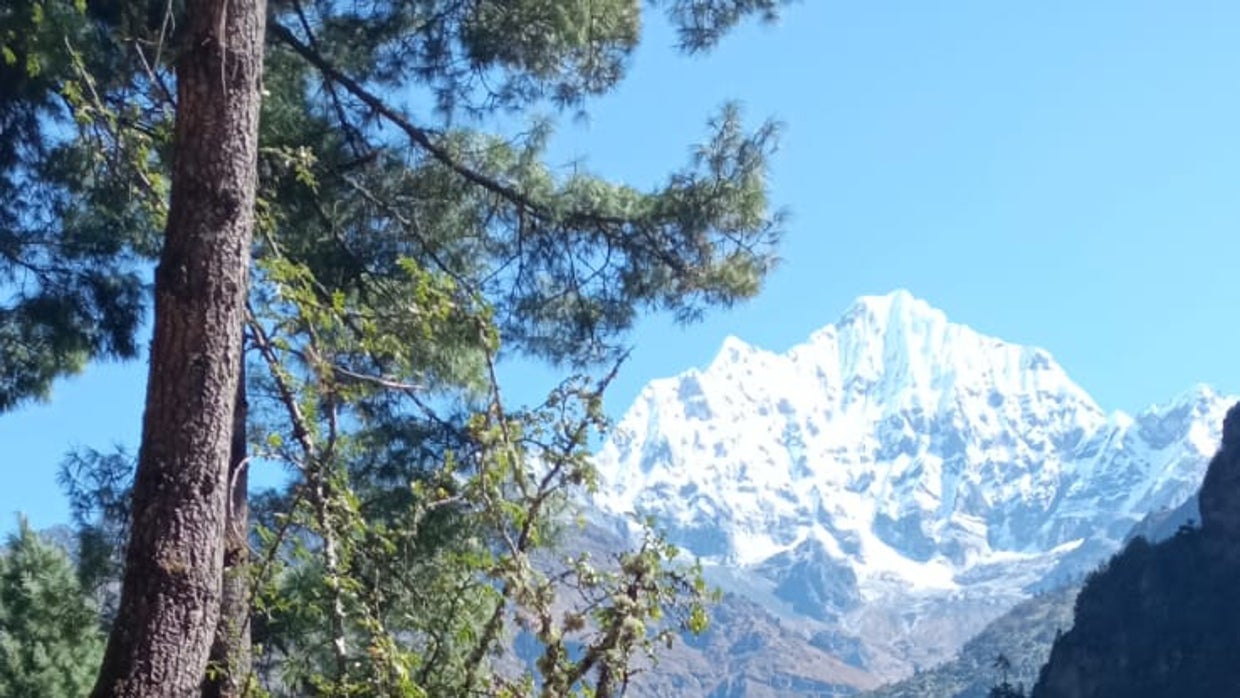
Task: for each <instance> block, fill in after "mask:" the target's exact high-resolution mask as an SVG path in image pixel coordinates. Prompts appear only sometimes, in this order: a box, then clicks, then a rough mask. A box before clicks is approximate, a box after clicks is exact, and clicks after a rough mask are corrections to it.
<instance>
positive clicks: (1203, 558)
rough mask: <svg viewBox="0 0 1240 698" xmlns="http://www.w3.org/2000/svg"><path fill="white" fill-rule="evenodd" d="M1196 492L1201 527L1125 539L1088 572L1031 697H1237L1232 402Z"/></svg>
mask: <svg viewBox="0 0 1240 698" xmlns="http://www.w3.org/2000/svg"><path fill="white" fill-rule="evenodd" d="M1199 500H1200V507H1201V517H1202V523H1201V528H1197V529H1190V528H1183V529H1181V530H1180V531H1179V533H1177V534H1176V535H1174V536H1173V537H1172V538H1170V539H1168V540H1166V541H1164V542H1162V543H1158V544H1154V545H1151V544H1150V543H1148V542H1147V541H1146V540H1145V539H1143V538H1137V539H1134V540H1133V541H1132V542H1130V543H1129V544H1128V546H1127V547H1126V548H1125V549H1124V550H1123V552H1121V553H1120V554H1119V555H1117V556H1116V557H1115V558H1114V559H1113V560H1111V562H1110V563H1109V564H1108V565H1107V566H1106V567H1105V568H1104V569H1102V570H1100V571H1099V572H1097V573H1096V574H1094V575H1093V576H1092V577H1091V578H1090V579H1089V580H1088V582H1087V583H1086V585H1085V588H1084V589H1083V590H1082V591H1081V594H1080V596H1079V597H1078V599H1077V603H1076V614H1075V624H1074V626H1073V628H1072V630H1071V631H1069V632H1068V633H1067V634H1065V635H1064V636H1062V637H1061V638H1060V639H1059V640H1058V641H1057V642H1056V643H1055V646H1054V648H1053V649H1052V651H1051V656H1050V660H1049V662H1048V663H1047V665H1046V666H1045V667H1044V668H1043V670H1042V673H1041V676H1040V678H1039V681H1038V684H1037V686H1036V687H1035V689H1034V692H1033V696H1035V698H1107V697H1110V696H1125V698H1132V697H1138V698H1139V697H1141V696H1150V697H1153V696H1177V695H1183V696H1235V695H1240V665H1238V664H1237V663H1236V658H1237V657H1240V632H1238V631H1237V629H1238V628H1240V590H1238V589H1237V587H1236V580H1237V579H1240V404H1238V405H1236V406H1235V407H1232V408H1231V410H1230V411H1229V412H1228V413H1227V418H1226V420H1225V422H1224V425H1223V438H1222V446H1221V448H1220V449H1219V450H1218V453H1217V454H1216V455H1215V457H1214V458H1213V460H1211V462H1210V466H1209V470H1208V471H1207V474H1206V477H1205V481H1204V483H1203V485H1202V489H1201V493H1200V496H1199Z"/></svg>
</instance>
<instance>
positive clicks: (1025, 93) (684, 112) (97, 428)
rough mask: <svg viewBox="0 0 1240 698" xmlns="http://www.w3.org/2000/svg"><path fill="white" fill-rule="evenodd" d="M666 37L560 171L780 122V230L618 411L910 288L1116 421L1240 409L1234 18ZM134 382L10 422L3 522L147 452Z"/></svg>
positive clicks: (647, 175)
mask: <svg viewBox="0 0 1240 698" xmlns="http://www.w3.org/2000/svg"><path fill="white" fill-rule="evenodd" d="M652 25H653V26H652V27H651V31H650V33H649V34H648V36H647V40H646V44H645V46H644V48H643V49H642V50H641V51H640V53H639V54H638V56H637V58H636V61H635V63H634V66H633V70H632V72H631V75H630V78H629V80H628V81H627V82H626V83H625V84H624V86H623V87H622V89H620V90H619V91H618V92H617V93H616V94H615V95H613V96H610V97H608V98H606V99H603V100H600V101H598V102H597V103H595V104H594V105H593V107H592V109H591V118H590V119H589V121H588V123H585V124H572V123H566V124H564V126H563V127H562V133H561V138H560V139H559V141H558V142H557V144H556V153H557V157H559V158H561V159H563V160H568V159H570V157H571V156H577V155H584V156H586V162H587V164H588V165H589V166H591V167H593V168H594V169H596V170H597V171H600V172H603V173H607V174H609V175H612V176H614V177H617V178H622V179H625V180H627V181H629V182H631V183H634V184H638V185H644V184H649V183H653V182H655V181H657V180H658V179H660V178H661V176H662V175H663V174H664V173H665V172H667V171H668V170H669V169H671V168H673V167H675V166H678V165H679V164H680V163H682V162H683V161H684V157H685V153H686V146H687V145H688V144H689V143H691V142H693V141H694V140H696V139H697V138H699V137H700V136H701V135H702V134H703V133H704V120H705V117H706V116H707V115H708V114H709V113H711V112H712V111H713V110H714V109H715V108H716V107H717V106H718V105H719V104H720V103H722V102H723V101H724V100H726V99H729V98H737V99H740V100H742V101H743V102H744V103H745V105H746V111H747V114H748V115H749V116H750V117H751V118H753V119H754V120H755V121H756V120H759V119H761V118H764V117H767V116H773V117H776V118H778V119H779V120H781V121H783V122H785V123H786V125H787V129H786V131H785V136H784V138H783V147H782V149H781V151H780V152H779V154H778V155H777V156H776V159H775V161H774V180H773V189H774V191H773V194H774V199H775V201H776V202H777V203H778V204H780V205H783V206H786V207H788V208H789V209H790V211H791V213H792V218H791V220H790V223H789V226H788V233H787V237H786V240H785V244H784V247H783V249H782V256H783V257H784V259H785V262H784V264H783V266H782V267H781V268H780V269H779V270H778V271H777V272H776V273H775V274H774V276H773V277H772V278H771V279H770V283H769V285H768V286H767V288H766V290H765V291H764V293H763V294H762V296H761V297H759V298H758V299H756V300H754V301H752V302H750V303H748V304H747V305H745V306H743V307H740V308H738V309H735V310H733V311H731V312H727V313H723V312H720V313H716V314H715V315H713V316H712V317H710V318H709V319H708V320H707V321H706V322H704V323H702V324H700V325H697V326H694V327H691V328H689V329H687V330H681V329H678V328H676V327H675V326H674V325H672V324H670V323H669V322H667V320H666V319H665V318H657V317H656V318H650V319H648V320H646V321H645V322H643V324H641V326H640V327H639V328H638V330H637V331H636V332H635V333H634V335H633V341H634V344H635V346H636V351H635V353H634V355H633V359H632V361H631V362H630V364H629V365H628V366H627V368H626V370H625V373H624V374H623V375H622V377H621V379H620V382H619V384H618V385H617V386H616V390H615V391H614V392H613V394H612V397H611V400H610V401H609V408H610V410H611V411H612V413H613V414H618V413H619V412H620V411H622V410H623V409H624V407H625V406H626V405H627V404H628V403H629V401H631V399H632V398H633V397H634V395H635V394H636V393H637V391H638V390H639V389H640V387H641V385H643V384H644V383H645V382H646V381H648V380H650V379H652V378H655V377H659V376H665V375H671V374H675V373H678V372H680V371H682V370H684V369H686V368H688V367H690V366H695V365H702V364H704V363H706V362H707V361H709V360H710V358H711V357H712V356H713V355H714V353H715V351H716V350H717V348H718V346H719V342H720V341H721V340H722V338H723V337H724V336H725V335H727V334H736V335H738V336H741V337H743V338H745V339H746V340H748V341H749V342H751V343H754V344H758V345H760V346H764V347H767V348H770V349H784V348H787V347H788V346H790V345H792V344H794V343H796V342H798V341H800V340H802V339H804V338H805V337H806V336H808V334H809V333H810V332H811V331H813V330H814V329H816V328H818V327H820V326H822V325H824V324H826V323H828V322H831V321H832V320H834V319H835V318H836V317H837V316H838V315H839V313H840V312H841V311H842V310H843V309H844V308H845V307H846V306H847V305H848V304H849V302H850V301H851V300H852V299H853V298H854V297H856V296H858V295H862V294H869V293H885V292H887V291H889V290H892V289H894V288H901V287H902V288H907V289H909V290H910V291H912V292H913V293H914V294H916V295H918V296H920V297H923V298H925V299H926V300H928V301H930V302H931V303H932V304H934V305H936V306H938V307H940V308H942V309H943V310H945V311H946V312H947V314H948V316H949V317H950V318H952V319H953V320H955V321H959V322H964V323H966V324H969V325H971V326H973V327H975V328H976V329H978V330H980V331H983V332H987V333H990V334H994V335H997V336H999V337H1002V338H1004V339H1007V340H1010V341H1015V342H1021V343H1028V344H1036V345H1039V346H1042V347H1045V348H1047V349H1049V350H1050V351H1051V352H1052V353H1053V354H1054V355H1055V356H1056V357H1057V358H1058V359H1059V361H1060V362H1061V363H1062V364H1063V365H1064V366H1065V367H1066V368H1067V370H1068V371H1069V373H1070V374H1071V375H1072V376H1073V377H1074V378H1075V379H1076V380H1077V381H1078V382H1079V383H1080V384H1081V385H1082V386H1083V387H1085V389H1086V390H1088V391H1090V392H1091V393H1092V394H1093V395H1094V397H1095V398H1096V399H1097V400H1098V401H1099V402H1100V403H1101V404H1102V406H1103V407H1104V408H1106V409H1123V410H1128V411H1134V410H1138V409H1141V408H1142V407H1144V406H1146V405H1148V404H1149V403H1152V402H1157V401H1162V400H1166V399H1168V398H1170V397H1172V396H1173V395H1175V394H1177V393H1179V392H1181V391H1183V390H1185V389H1186V388H1188V387H1189V386H1191V385H1192V384H1194V383H1197V382H1206V383H1210V384H1212V385H1214V386H1215V387H1217V388H1219V389H1220V390H1223V391H1225V392H1230V393H1240V360H1238V358H1240V357H1238V355H1237V352H1236V349H1235V347H1237V346H1240V323H1237V322H1236V320H1237V319H1238V318H1240V313H1238V312H1237V301H1238V300H1240V275H1238V274H1237V273H1236V272H1235V271H1233V270H1234V269H1236V268H1237V267H1240V43H1237V41H1236V36H1237V35H1238V33H1240V3H1236V2H1234V0H1231V1H1223V0H1219V1H1216V2H1209V1H1206V0H1200V1H1198V2H1193V3H1172V2H1165V1H1163V2H1141V1H1139V0H1115V1H1103V0H1091V1H1090V2H1080V1H1079V0H1072V1H1068V0H1062V1H1058V2H1056V1H1040V2H1021V3H1016V2H1005V3H998V2H993V1H991V0H977V1H972V2H963V1H952V2H935V3H929V2H924V1H923V0H904V1H896V0H892V1H889V2H882V3H869V2H852V3H841V2H828V1H826V0H807V1H805V2H802V3H800V4H797V5H794V6H792V7H791V8H789V9H788V11H787V13H786V16H785V19H784V21H783V22H782V23H781V24H779V25H777V26H773V27H756V26H755V27H747V28H745V29H743V30H742V31H740V32H738V33H737V34H736V35H734V36H732V37H730V38H729V39H728V40H727V41H725V43H724V44H723V45H722V46H721V47H720V49H718V50H717V51H715V52H714V53H712V54H710V55H708V56H705V57H702V58H694V59H686V58H680V57H676V56H675V55H674V54H673V52H672V51H670V50H669V46H670V44H671V41H672V37H671V35H670V34H669V33H668V32H667V31H666V29H665V28H664V27H662V26H661V25H660V24H659V23H657V22H653V23H652ZM550 376H551V374H550V373H549V372H544V371H530V372H529V373H523V374H522V376H521V378H520V379H519V381H518V385H517V388H518V392H520V393H522V394H527V395H530V396H533V394H534V392H535V389H536V388H537V387H538V386H539V382H540V381H543V380H547V379H549V378H550ZM144 377H145V369H144V366H140V365H133V366H128V367H119V366H115V365H111V366H97V367H93V368H91V370H90V371H89V373H88V374H87V375H85V376H83V377H80V378H76V379H72V380H68V381H65V382H63V383H62V384H61V385H59V386H58V387H57V390H56V394H55V397H54V401H53V402H52V403H51V404H49V405H44V406H35V407H31V408H28V409H25V410H22V411H20V412H18V413H16V414H9V415H4V416H0V443H2V444H3V445H4V458H5V461H6V463H5V465H4V468H5V472H4V476H3V478H2V480H0V483H2V486H0V515H7V514H8V512H12V511H16V510H19V509H20V510H24V511H27V512H29V513H30V514H31V515H32V518H33V522H34V523H35V524H36V525H39V526H43V525H48V524H51V523H55V522H56V521H58V520H61V519H63V518H64V516H65V510H64V504H63V498H62V497H61V495H60V493H59V491H58V490H57V488H56V486H55V483H54V472H55V469H56V464H57V463H58V462H59V460H60V458H61V455H62V454H63V452H64V451H65V449H66V448H68V447H70V446H73V445H85V446H95V447H99V448H106V447H107V446H108V445H109V444H111V443H113V442H119V443H124V444H129V445H131V446H136V443H137V435H138V428H139V419H140V413H141V398H142V393H143V385H142V382H143V380H144ZM8 525H9V522H8V521H4V520H3V519H0V528H7V527H8Z"/></svg>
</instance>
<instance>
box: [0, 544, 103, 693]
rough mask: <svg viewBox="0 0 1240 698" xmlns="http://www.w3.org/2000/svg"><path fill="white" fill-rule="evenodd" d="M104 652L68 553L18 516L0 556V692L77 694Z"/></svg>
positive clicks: (83, 689)
mask: <svg viewBox="0 0 1240 698" xmlns="http://www.w3.org/2000/svg"><path fill="white" fill-rule="evenodd" d="M102 656H103V637H102V634H101V632H100V629H99V624H98V616H97V611H96V609H95V608H94V607H93V606H92V604H91V603H90V602H89V601H88V600H87V597H86V596H85V594H83V592H82V589H81V587H80V586H79V585H78V582H77V579H76V578H75V576H74V570H73V565H72V563H71V562H70V561H69V557H68V555H67V554H66V553H65V552H64V551H63V550H61V549H59V548H56V547H55V546H53V545H51V544H49V543H47V542H44V541H42V540H40V538H39V536H38V535H36V534H35V533H34V532H33V531H32V530H30V527H29V526H28V525H27V524H26V522H25V521H24V520H23V521H21V523H20V526H19V530H18V532H17V533H16V534H15V535H13V536H12V537H10V539H9V541H8V546H7V549H6V550H5V551H4V555H3V556H2V557H0V695H5V696H46V697H47V698H80V696H84V695H86V693H87V692H88V691H89V690H90V687H91V685H92V684H93V683H94V676H95V669H96V667H97V666H98V664H99V662H100V661H101V660H102Z"/></svg>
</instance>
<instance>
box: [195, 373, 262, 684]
mask: <svg viewBox="0 0 1240 698" xmlns="http://www.w3.org/2000/svg"><path fill="white" fill-rule="evenodd" d="M239 369H240V375H239V376H238V379H237V404H236V407H235V408H234V409H233V432H232V454H231V455H230V456H229V462H228V482H229V488H230V492H229V498H230V499H229V506H228V521H227V524H226V530H225V534H224V535H225V538H224V586H223V588H222V590H221V598H220V620H219V623H217V624H216V628H215V641H214V643H213V644H212V645H211V659H210V665H209V669H208V671H207V680H206V682H205V683H203V687H202V696H203V698H241V697H242V696H243V695H244V693H245V686H246V682H247V681H248V680H249V675H250V586H249V578H248V577H247V574H246V572H247V564H248V563H249V553H250V546H249V541H248V535H249V530H250V505H249V499H248V496H247V494H248V493H247V490H248V487H249V477H248V470H249V469H248V467H247V465H246V447H245V425H246V418H247V416H248V403H247V402H246V399H245V355H244V353H243V354H242V356H241V361H240V366H239Z"/></svg>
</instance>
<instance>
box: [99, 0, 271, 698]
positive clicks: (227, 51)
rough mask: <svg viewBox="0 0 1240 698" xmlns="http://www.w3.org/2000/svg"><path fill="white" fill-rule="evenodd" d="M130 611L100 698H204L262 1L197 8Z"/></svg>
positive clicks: (120, 623) (187, 50) (181, 99)
mask: <svg viewBox="0 0 1240 698" xmlns="http://www.w3.org/2000/svg"><path fill="white" fill-rule="evenodd" d="M185 10H186V11H185V27H184V32H183V34H182V43H181V45H180V47H179V49H180V55H179V58H178V61H177V66H176V73H177V115H176V131H175V140H174V146H175V152H174V156H173V172H172V196H171V203H170V207H169V212H168V224H167V229H166V232H165V239H164V247H163V252H162V254H161V257H160V262H159V267H158V269H157V270H156V274H155V333H154V340H153V341H152V344H151V359H150V373H149V378H148V384H147V394H146V412H145V415H144V416H143V424H142V446H141V449H140V450H139V454H138V470H137V473H136V476H135V479H134V489H133V527H132V532H131V534H130V535H131V538H130V542H129V546H128V550H127V554H126V561H125V577H124V583H123V584H122V587H121V601H120V608H119V611H118V614H117V617H116V622H115V625H114V626H113V630H112V634H111V636H110V637H109V638H108V647H107V651H106V652H105V654H104V660H103V666H102V667H101V669H100V674H99V678H98V681H97V683H96V684H95V689H94V691H93V693H92V696H93V697H94V698H113V697H115V698H153V697H155V696H159V697H160V698H189V697H190V696H198V695H199V693H200V691H201V686H202V683H203V677H204V675H205V673H206V668H207V660H208V656H209V652H210V649H211V645H212V640H213V638H214V636H215V630H216V625H217V622H218V620H219V615H220V595H221V580H222V571H223V564H224V550H225V542H224V541H225V535H224V534H225V525H226V521H227V507H228V498H229V484H230V483H229V481H228V477H229V472H228V471H229V451H230V445H231V444H230V442H231V437H232V434H233V408H234V403H235V400H236V390H237V381H238V378H239V376H238V375H237V374H238V371H237V367H238V365H239V363H238V362H239V361H240V359H241V328H242V321H243V317H244V313H245V293H246V284H247V276H248V274H247V271H248V264H249V259H250V239H251V235H252V228H253V224H254V198H255V183H256V179H257V164H256V163H257V161H256V157H257V151H258V114H259V101H260V84H259V83H260V80H261V77H262V55H263V34H264V28H265V26H264V25H265V23H266V2H265V0H187V1H186V8H185Z"/></svg>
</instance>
